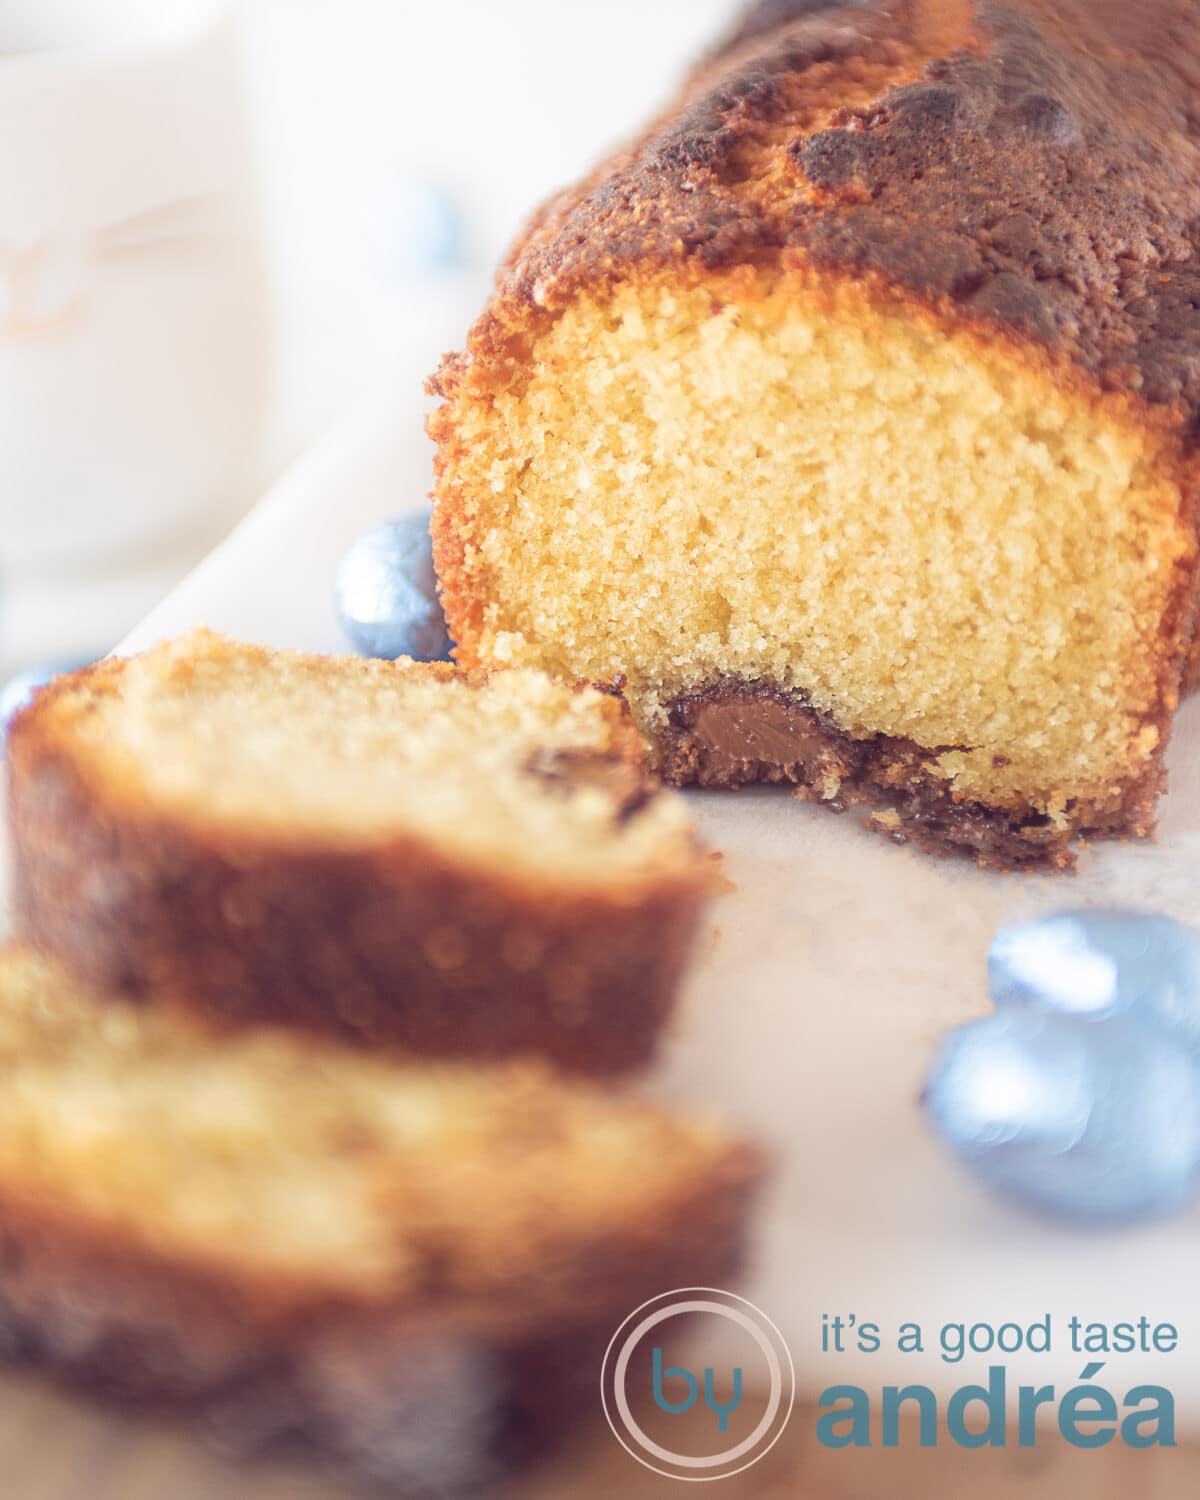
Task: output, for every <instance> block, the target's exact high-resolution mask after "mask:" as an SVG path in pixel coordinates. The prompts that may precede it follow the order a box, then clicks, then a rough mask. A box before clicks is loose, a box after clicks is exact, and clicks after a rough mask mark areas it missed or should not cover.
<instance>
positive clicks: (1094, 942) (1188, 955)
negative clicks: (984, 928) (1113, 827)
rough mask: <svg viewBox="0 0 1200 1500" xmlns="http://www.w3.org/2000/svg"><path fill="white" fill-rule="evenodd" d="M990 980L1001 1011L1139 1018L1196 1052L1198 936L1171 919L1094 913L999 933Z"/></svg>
mask: <svg viewBox="0 0 1200 1500" xmlns="http://www.w3.org/2000/svg"><path fill="white" fill-rule="evenodd" d="M988 979H989V983H990V986H991V993H992V999H993V1000H994V1001H995V1003H996V1004H997V1005H998V1006H1002V1007H1005V1006H1010V1005H1033V1006H1038V1007H1041V1008H1044V1009H1048V1010H1055V1011H1059V1012H1062V1013H1064V1014H1071V1015H1078V1016H1088V1017H1090V1018H1092V1019H1093V1020H1103V1019H1105V1018H1106V1017H1109V1016H1116V1015H1122V1014H1128V1013H1130V1012H1134V1011H1136V1012H1138V1013H1140V1014H1143V1015H1146V1016H1148V1017H1153V1018H1154V1019H1156V1020H1157V1021H1159V1022H1161V1023H1162V1024H1163V1025H1165V1026H1167V1027H1169V1028H1170V1029H1171V1030H1172V1031H1173V1032H1174V1033H1175V1034H1176V1035H1178V1036H1179V1037H1180V1038H1181V1039H1182V1040H1184V1041H1186V1042H1187V1043H1188V1044H1189V1045H1190V1046H1193V1047H1195V1048H1196V1049H1197V1050H1198V1051H1200V933H1197V932H1196V931H1194V930H1193V929H1192V928H1190V927H1187V926H1185V925H1184V924H1183V923H1182V922H1176V921H1174V920H1173V919H1172V918H1171V917H1163V916H1156V915H1152V914H1150V913H1143V912H1136V911H1121V910H1113V909H1097V910H1086V911H1071V912H1057V913H1055V914H1053V915H1052V916H1046V917H1039V918H1035V919H1034V920H1032V921H1028V922H1019V923H1014V924H1013V925H1012V926H1009V927H1002V928H1001V929H1000V930H999V932H997V934H996V936H995V938H994V939H993V941H992V946H991V951H990V952H989V954H988Z"/></svg>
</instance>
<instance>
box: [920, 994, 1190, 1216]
mask: <svg viewBox="0 0 1200 1500" xmlns="http://www.w3.org/2000/svg"><path fill="white" fill-rule="evenodd" d="M925 1107H926V1109H927V1111H928V1113H929V1115H930V1117H931V1119H932V1120H933V1123H934V1124H935V1126H936V1128H937V1130H938V1132H939V1133H940V1135H941V1136H942V1138H943V1140H945V1141H946V1142H947V1143H948V1144H949V1146H950V1147H951V1149H952V1150H953V1151H954V1152H955V1153H956V1154H957V1155H958V1156H959V1158H960V1159H961V1160H962V1161H963V1162H964V1163H966V1165H967V1166H968V1167H969V1168H970V1169H971V1171H972V1172H973V1173H974V1174H975V1176H976V1177H977V1178H979V1179H980V1180H981V1181H983V1182H984V1183H986V1184H987V1185H988V1186H990V1187H992V1188H993V1189H995V1190H996V1191H998V1192H1000V1193H1003V1194H1004V1195H1005V1196H1007V1197H1009V1198H1011V1199H1014V1200H1016V1201H1017V1202H1019V1203H1021V1204H1023V1205H1025V1206H1026V1207H1028V1208H1031V1209H1034V1210H1036V1211H1039V1212H1042V1213H1048V1214H1052V1215H1055V1216H1058V1217H1063V1218H1068V1219H1072V1220H1075V1221H1077V1222H1080V1223H1087V1222H1095V1223H1104V1222H1108V1223H1112V1222H1122V1221H1134V1220H1139V1219H1144V1218H1150V1217H1154V1216H1157V1215H1161V1214H1164V1213H1167V1212H1169V1211H1170V1210H1172V1209H1174V1208H1176V1207H1178V1206H1179V1205H1180V1204H1181V1203H1182V1202H1184V1201H1185V1200H1186V1199H1187V1198H1188V1197H1189V1196H1190V1195H1191V1194H1192V1193H1193V1192H1194V1190H1195V1188H1196V1185H1197V1176H1198V1173H1200V1070H1198V1069H1197V1067H1196V1065H1195V1062H1194V1060H1193V1058H1192V1056H1191V1054H1190V1053H1189V1052H1188V1051H1187V1050H1186V1049H1184V1048H1182V1047H1180V1045H1179V1044H1178V1041H1177V1040H1176V1039H1175V1038H1173V1037H1172V1036H1171V1035H1170V1033H1168V1032H1167V1031H1166V1030H1165V1029H1164V1028H1162V1027H1160V1026H1158V1025H1156V1024H1154V1023H1153V1022H1147V1021H1145V1020H1144V1019H1142V1018H1141V1017H1139V1016H1136V1015H1121V1016H1116V1017H1111V1018H1109V1019H1107V1020H1106V1021H1104V1022H1103V1023H1102V1024H1097V1023H1095V1022H1094V1021H1092V1020H1089V1019H1086V1018H1081V1017H1080V1016H1072V1015H1061V1014H1055V1013H1053V1012H1051V1011H1046V1010H1039V1009H1036V1008H1023V1009H1011V1010H1005V1011H1002V1012H1000V1013H998V1014H996V1015H993V1016H988V1017H987V1018H985V1019H983V1020H980V1021H975V1022H972V1023H971V1024H969V1025H967V1026H963V1027H960V1028H958V1029H957V1030H955V1031H953V1032H951V1033H950V1034H949V1036H948V1037H947V1038H946V1040H945V1041H944V1043H943V1046H942V1049H941V1052H940V1054H939V1056H938V1059H937V1062H936V1064H935V1067H934V1070H933V1073H932V1076H931V1078H930V1081H929V1085H928V1088H927V1090H926V1095H925Z"/></svg>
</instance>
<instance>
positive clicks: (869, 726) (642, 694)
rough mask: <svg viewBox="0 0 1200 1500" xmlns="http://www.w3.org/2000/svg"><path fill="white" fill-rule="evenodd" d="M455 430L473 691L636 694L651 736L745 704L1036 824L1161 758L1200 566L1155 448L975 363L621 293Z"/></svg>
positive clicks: (788, 318) (961, 355) (836, 329)
mask: <svg viewBox="0 0 1200 1500" xmlns="http://www.w3.org/2000/svg"><path fill="white" fill-rule="evenodd" d="M568 370H569V371H571V372H572V373H571V378H570V381H569V383H568V382H566V381H564V378H563V372H564V371H568ZM463 422H464V427H463V429H462V434H461V435H462V438H463V439H464V446H465V447H466V448H468V449H471V450H472V451H473V452H475V453H476V454H477V455H478V457H477V458H476V459H475V460H474V462H472V461H471V460H470V459H467V460H464V464H463V466H462V467H460V468H459V469H458V471H457V478H456V483H457V484H458V485H460V486H461V490H462V493H463V494H465V495H468V496H470V497H471V498H470V500H469V501H468V505H469V511H468V516H469V527H470V534H471V536H472V537H473V539H474V543H473V546H472V548H471V550H470V554H469V557H466V558H464V562H463V570H464V575H465V576H464V584H463V586H464V588H465V589H466V591H468V592H469V594H470V595H471V597H472V598H473V599H474V600H478V601H480V609H479V616H478V618H479V626H478V630H477V634H476V637H475V639H476V642H477V646H476V648H475V649H476V650H477V654H478V655H479V656H480V657H482V658H483V659H484V660H491V661H499V662H504V663H512V664H514V665H517V666H533V665H536V666H540V667H548V668H550V669H551V670H553V671H556V672H558V673H561V674H564V675H567V676H571V675H582V676H586V677H589V678H591V679H593V680H597V681H604V680H609V679H612V678H613V677H615V676H617V675H618V674H621V675H624V676H625V677H626V678H627V688H626V691H627V694H628V696H629V698H630V701H631V703H632V705H633V707H634V709H635V712H636V713H637V715H638V717H639V718H640V719H641V721H642V723H643V724H644V725H645V726H646V727H647V729H649V730H650V731H651V732H655V733H661V731H662V729H663V728H664V726H665V724H666V722H667V717H668V714H669V710H670V707H671V705H672V703H673V702H674V701H675V700H676V699H677V698H678V697H679V696H680V695H681V694H684V693H686V692H687V691H689V690H692V689H695V688H696V687H702V686H706V685H709V684H712V683H716V682H719V681H721V680H723V679H729V678H734V679H738V678H740V679H743V680H748V681H754V680H757V679H763V680H766V681H769V682H771V683H774V684H776V685H778V686H780V687H782V688H784V689H786V690H801V691H803V692H804V693H805V694H806V696H807V701H809V702H811V703H812V704H813V705H814V706H815V707H816V708H817V709H819V710H821V711H823V712H824V713H826V714H828V715H829V716H830V717H831V719H832V720H833V721H834V722H835V723H836V725H837V726H838V727H839V728H841V729H842V730H844V731H846V732H847V733H849V734H850V735H853V736H858V737H865V736H869V735H874V734H879V733H883V734H886V735H891V736H896V737H900V738H904V739H906V740H911V741H913V742H915V743H916V744H917V745H919V746H923V747H925V749H926V750H927V751H928V752H929V754H928V769H929V771H930V773H931V774H933V775H937V776H941V777H943V778H946V779H949V780H951V781H952V782H953V785H954V787H955V789H956V790H957V791H959V792H961V793H962V794H964V795H967V796H970V797H979V798H982V799H984V800H988V801H991V802H995V803H1000V804H1010V805H1015V804H1018V803H1021V802H1031V803H1032V804H1033V805H1034V806H1035V807H1036V808H1037V809H1038V810H1039V811H1041V812H1062V811H1063V809H1064V808H1065V807H1066V806H1067V805H1068V803H1070V802H1071V801H1073V800H1079V799H1088V800H1090V801H1092V802H1103V801H1104V800H1105V799H1106V797H1108V796H1109V791H1108V788H1109V787H1110V786H1111V785H1113V784H1116V783H1119V782H1122V781H1125V780H1129V779H1135V780H1136V779H1137V778H1138V777H1139V776H1140V775H1142V774H1143V773H1144V771H1145V769H1146V766H1147V763H1148V761H1149V759H1150V758H1151V757H1152V756H1153V754H1154V752H1155V750H1156V749H1157V746H1158V741H1159V730H1158V727H1157V725H1156V723H1155V711H1156V708H1157V705H1158V701H1159V693H1160V682H1159V658H1160V653H1161V649H1162V642H1161V638H1160V633H1159V627H1160V623H1161V621H1162V619H1163V617H1164V614H1165V613H1166V611H1167V609H1168V607H1169V605H1170V601H1171V597H1172V593H1173V591H1174V590H1175V589H1176V588H1177V587H1178V579H1177V576H1176V569H1177V567H1178V566H1180V565H1181V564H1182V563H1183V561H1184V560H1186V559H1188V558H1189V557H1190V555H1191V551H1192V544H1191V539H1190V535H1189V534H1188V533H1187V532H1186V530H1185V529H1184V528H1183V526H1182V525H1181V522H1180V510H1181V504H1182V502H1181V496H1180V491H1179V485H1178V480H1177V477H1176V473H1175V471H1173V469H1172V466H1171V459H1172V457H1173V453H1172V451H1171V449H1170V446H1169V444H1166V443H1165V442H1164V440H1162V439H1159V440H1157V441H1156V440H1155V439H1154V438H1153V437H1152V436H1148V435H1147V434H1146V433H1145V432H1144V431H1142V430H1139V429H1138V428H1137V427H1135V426H1133V425H1127V426H1125V425H1120V424H1118V423H1116V422H1114V421H1112V420H1106V415H1105V413H1104V412H1103V411H1102V410H1100V409H1093V408H1089V407H1087V406H1085V405H1083V404H1082V403H1080V402H1078V401H1075V400H1072V399H1070V397H1069V396H1067V395H1064V394H1060V393H1058V392H1057V391H1056V390H1055V389H1054V387H1053V386H1052V385H1051V384H1050V382H1049V381H1046V380H1034V379H1032V378H1031V377H1030V375H1029V373H1028V371H1026V370H1025V369H1022V368H1021V366H1020V365H1019V364H1018V363H1016V362H1007V361H1005V359H1003V358H1002V357H1001V356H1000V355H999V354H996V355H993V356H991V357H989V356H988V354H987V352H986V351H983V350H980V349H979V348H978V347H977V346H976V345H975V344H974V343H973V342H972V341H969V340H967V339H961V340H957V341H956V340H952V339H948V338H947V337H946V336H945V335H944V334H943V333H942V332H941V331H939V330H938V329H936V328H935V327H933V326H922V325H921V324H920V323H919V322H918V321H916V320H914V319H913V318H911V317H901V316H899V315H898V314H891V315H888V314H880V315H877V316H875V317H870V318H869V317H867V316H865V310H864V309H863V308H862V306H861V304H859V305H856V304H855V302H854V300H853V299H852V298H851V297H849V296H847V297H845V298H842V299H840V300H834V301H828V300H825V299H822V298H820V297H817V296H815V295H814V296H813V297H811V298H810V299H809V300H808V305H805V299H804V298H803V297H802V296H801V295H799V294H798V293H797V292H796V291H795V290H789V291H783V290H776V291H774V292H770V293H767V294H765V295H756V296H754V297H745V296H742V297H740V298H738V297H735V296H734V295H731V296H730V297H729V298H728V299H724V298H722V297H721V296H720V295H719V292H718V291H717V290H716V289H714V288H713V287H711V286H710V287H707V288H702V289H701V288H698V289H695V290H690V291H683V290H677V289H674V288H672V287H670V286H663V285H654V286H651V287H650V288H648V289H644V288H633V287H629V288H625V289H623V290H622V291H620V292H619V293H617V294H616V295H615V296H613V297H611V298H609V299H606V300H604V301H602V302H593V301H590V300H588V299H585V298H582V297H581V298H579V299H578V300H577V301H576V302H575V303H573V304H572V306H571V307H570V308H568V309H567V311H566V312H564V314H563V315H562V316H561V317H560V318H559V319H558V320H557V322H556V323H555V325H554V327H553V329H552V330H551V332H549V333H548V334H547V335H546V336H545V338H544V339H543V340H542V341H541V343H540V344H539V345H538V348H537V357H536V360H535V363H534V366H533V368H532V371H531V374H530V377H529V380H528V383H527V384H526V385H524V386H523V388H521V389H520V391H513V392H504V393H500V394H498V395H497V396H496V398H495V400H494V402H493V403H491V404H490V405H489V406H488V407H486V408H483V407H479V408H476V409H473V410H472V411H470V412H466V413H464V414H463ZM464 519H465V518H464ZM460 524H461V523H460ZM1116 601H1120V606H1119V607H1114V604H1115V603H1116Z"/></svg>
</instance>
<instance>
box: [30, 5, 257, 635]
mask: <svg viewBox="0 0 1200 1500" xmlns="http://www.w3.org/2000/svg"><path fill="white" fill-rule="evenodd" d="M252 178H253V174H252V168H251V162H250V148H249V143H248V136H247V130H246V125H245V121H244V118H243V111H242V98H241V92H240V78H239V72H238V62H237V54H236V44H235V35H234V24H233V17H232V16H231V14H230V7H229V6H228V5H226V4H223V3H218V0H0V588H3V586H4V584H5V582H8V583H10V584H12V583H17V584H19V585H21V586H29V585H30V584H31V582H32V581H33V580H34V579H35V578H40V577H42V576H45V577H49V578H52V577H55V576H57V575H60V574H67V575H70V574H74V575H78V574H79V572H80V571H81V570H82V571H83V572H85V573H86V572H87V571H88V570H89V569H90V570H92V571H93V572H98V571H99V570H103V569H105V568H109V569H110V570H111V572H112V573H113V574H114V575H115V574H118V573H119V572H120V567H121V564H122V560H125V561H126V562H128V561H129V560H130V559H133V560H135V561H137V562H139V563H141V562H144V561H146V560H147V559H149V558H153V557H155V556H157V555H161V554H162V553H163V552H164V551H166V550H169V549H170V548H171V547H176V548H178V547H179V546H180V545H186V544H183V543H181V541H180V539H181V538H183V537H186V536H188V535H193V536H194V535H202V536H204V537H205V539H206V540H210V539H211V538H212V537H213V536H214V535H215V530H214V528H215V527H219V526H220V525H221V524H222V523H223V522H225V521H227V520H228V519H229V518H230V517H231V515H232V513H233V511H234V510H235V509H237V508H240V507H243V506H244V505H245V504H246V502H247V501H248V499H249V498H250V496H249V494H248V493H247V485H248V483H249V482H250V470H251V465H252V463H253V460H254V444H255V437H256V432H257V429H258V426H259V422H260V417H261V414H262V409H263V404H264V399H265V384H266V366H267V344H268V316H267V308H266V285H265V278H264V270H263V264H262V258H261V248H260V242H259V235H258V216H257V212H256V206H255V203H254V200H253V192H252ZM202 545H203V543H202ZM101 628H103V627H101ZM108 644H111V642H108V641H105V640H103V639H98V640H97V641H96V645H97V647H104V646H107V645H108Z"/></svg>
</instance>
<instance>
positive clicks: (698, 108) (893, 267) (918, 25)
mask: <svg viewBox="0 0 1200 1500" xmlns="http://www.w3.org/2000/svg"><path fill="white" fill-rule="evenodd" d="M1198 85H1200V5H1196V4H1195V3H1194V0H1008V3H1000V0H865V3H842V4H837V3H833V4H824V5H822V4H815V3H813V0H762V3H760V4H759V5H757V6H756V7H754V8H753V9H752V10H751V12H750V13H749V15H748V16H747V17H746V18H745V20H744V21H743V22H742V24H741V26H740V28H738V29H737V30H736V31H735V33H734V34H733V35H732V36H731V38H730V40H729V41H728V42H727V43H726V44H725V45H724V46H723V47H722V48H721V49H719V50H718V51H717V52H716V53H715V54H714V55H713V56H712V57H711V58H710V59H709V60H708V61H707V62H705V63H704V64H703V65H702V66H701V67H700V68H698V69H697V70H696V72H695V73H694V74H693V76H692V78H691V79H690V81H689V83H688V85H687V86H686V88H685V90H684V94H683V97H682V99H681V100H680V101H679V103H678V104H677V106H676V108H675V109H674V110H673V111H672V112H670V113H669V114H667V115H665V116H664V117H662V118H661V119H660V121H659V122H658V124H657V125H656V126H655V127H654V128H653V129H652V130H651V131H650V132H649V133H648V134H647V135H646V136H645V137H644V138H643V139H642V140H641V141H640V142H639V143H638V144H637V145H636V146H634V147H633V148H632V149H631V150H628V151H626V152H623V153H621V154H619V155H618V157H617V158H615V159H614V160H613V161H610V162H608V163H606V164H605V167H604V168H603V169H602V171H601V172H599V173H597V174H595V175H593V177H591V178H590V179H589V180H588V181H587V182H585V183H584V184H583V185H582V186H581V187H580V188H578V189H576V190H574V191H572V192H570V193H567V194H565V195H564V196H562V197H561V198H559V199H556V200H554V201H553V202H551V203H550V204H549V205H548V206H547V207H546V208H545V209H544V210H543V211H542V214H541V215H540V216H539V218H538V219H537V220H536V221H535V223H534V225H533V227H532V229H531V231H530V233H529V235H528V236H527V238H526V239H525V241H524V243H523V244H522V245H521V246H520V247H519V248H518V250H517V252H516V255H515V257H514V259H513V260H512V261H511V262H510V265H509V268H508V272H507V277H506V280H505V282H504V284H503V287H502V296H501V298H500V299H499V302H498V304H497V305H496V307H495V310H494V313H493V317H498V318H499V319H500V320H501V322H500V324H499V325H497V324H496V323H493V322H491V321H490V320H485V324H484V325H482V326H481V328H480V329H479V330H478V332H477V339H481V340H483V341H484V344H490V343H491V341H492V338H493V337H495V336H496V335H497V334H499V333H500V331H501V328H502V327H503V328H504V332H505V333H506V334H507V335H508V336H509V337H511V336H512V334H513V332H514V324H513V322H510V319H513V318H514V315H516V317H515V321H516V323H517V324H519V323H520V320H521V319H524V320H525V322H526V324H528V325H531V326H530V327H529V329H528V331H529V332H535V331H536V329H537V327H538V326H540V324H541V322H542V319H543V318H547V317H549V316H551V315H553V313H554V312H555V311H556V310H557V309H559V308H561V306H563V305H564V304H565V302H566V301H567V300H568V299H569V297H570V296H571V295H572V294H573V293H574V292H575V291H576V290H578V288H579V287H580V286H581V285H591V286H597V287H603V286H604V285H605V284H606V283H607V282H609V281H611V280H614V279H617V278H620V277H624V276H628V275H630V274H631V273H633V272H634V270H635V269H637V268H640V269H641V270H643V271H645V270H652V269H654V268H655V267H657V266H664V265H675V266H684V267H690V268H691V270H692V271H693V272H694V273H695V274H703V273H706V272H713V271H724V270H731V269H733V268H735V267H737V266H742V265H750V266H759V267H767V268H784V269H786V268H788V267H790V266H805V265H810V266H815V267H816V268H818V269H819V270H824V269H837V270H841V271H843V272H847V273H849V274H851V275H857V276H864V275H865V276H870V275H872V274H874V275H876V276H878V277H880V278H882V279H883V280H884V281H885V282H887V283H889V284H891V285H893V286H899V287H900V288H902V289H903V290H905V291H906V292H908V293H911V294H915V295H917V296H919V297H921V298H922V299H925V300H927V301H930V302H932V303H933V304H935V305H936V306H937V307H938V308H939V310H940V311H942V312H944V313H945V312H953V311H957V312H960V313H963V314H966V315H967V316H968V317H969V318H971V319H972V320H974V321H977V322H983V323H984V324H990V325H991V326H1003V327H1006V328H1007V329H1009V330H1011V331H1013V332H1015V333H1017V334H1018V335H1021V336H1023V337H1024V338H1026V339H1031V340H1033V341H1034V342H1035V343H1036V344H1037V345H1039V346H1041V347H1043V348H1046V349H1049V350H1051V351H1053V352H1055V353H1056V354H1060V355H1066V356H1068V357H1069V358H1070V359H1071V360H1072V361H1073V362H1074V363H1075V365H1076V366H1077V367H1079V368H1081V369H1082V370H1084V371H1086V372H1088V373H1089V374H1090V375H1092V376H1094V377H1096V378H1097V379H1098V380H1099V382H1100V383H1101V384H1102V385H1103V386H1104V387H1106V388H1109V389H1128V390H1131V391H1136V392H1139V393H1140V395H1141V396H1142V397H1143V398H1144V399H1147V400H1149V401H1151V402H1154V403H1173V402H1180V401H1182V402H1183V403H1184V408H1183V409H1182V410H1181V411H1180V412H1179V415H1180V417H1182V418H1184V419H1187V420H1189V421H1190V420H1191V419H1192V417H1193V416H1194V415H1195V412H1196V408H1197V405H1198V404H1200V265H1198V264H1197V262H1196V259H1195V254H1194V251H1195V245H1196V238H1197V223H1198V222H1200V121H1198V111H1197V107H1196V106H1195V105H1194V103H1193V97H1194V96H1195V95H1196V90H1197V86H1198ZM531 312H533V313H535V316H534V317H533V318H532V319H530V314H531ZM504 325H507V326H504ZM476 347H477V348H478V347H481V344H480V343H477V344H476ZM454 371H455V365H454V364H452V365H451V366H450V369H449V371H448V373H447V376H445V377H444V383H445V385H447V386H448V385H450V384H452V383H453V380H454Z"/></svg>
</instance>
